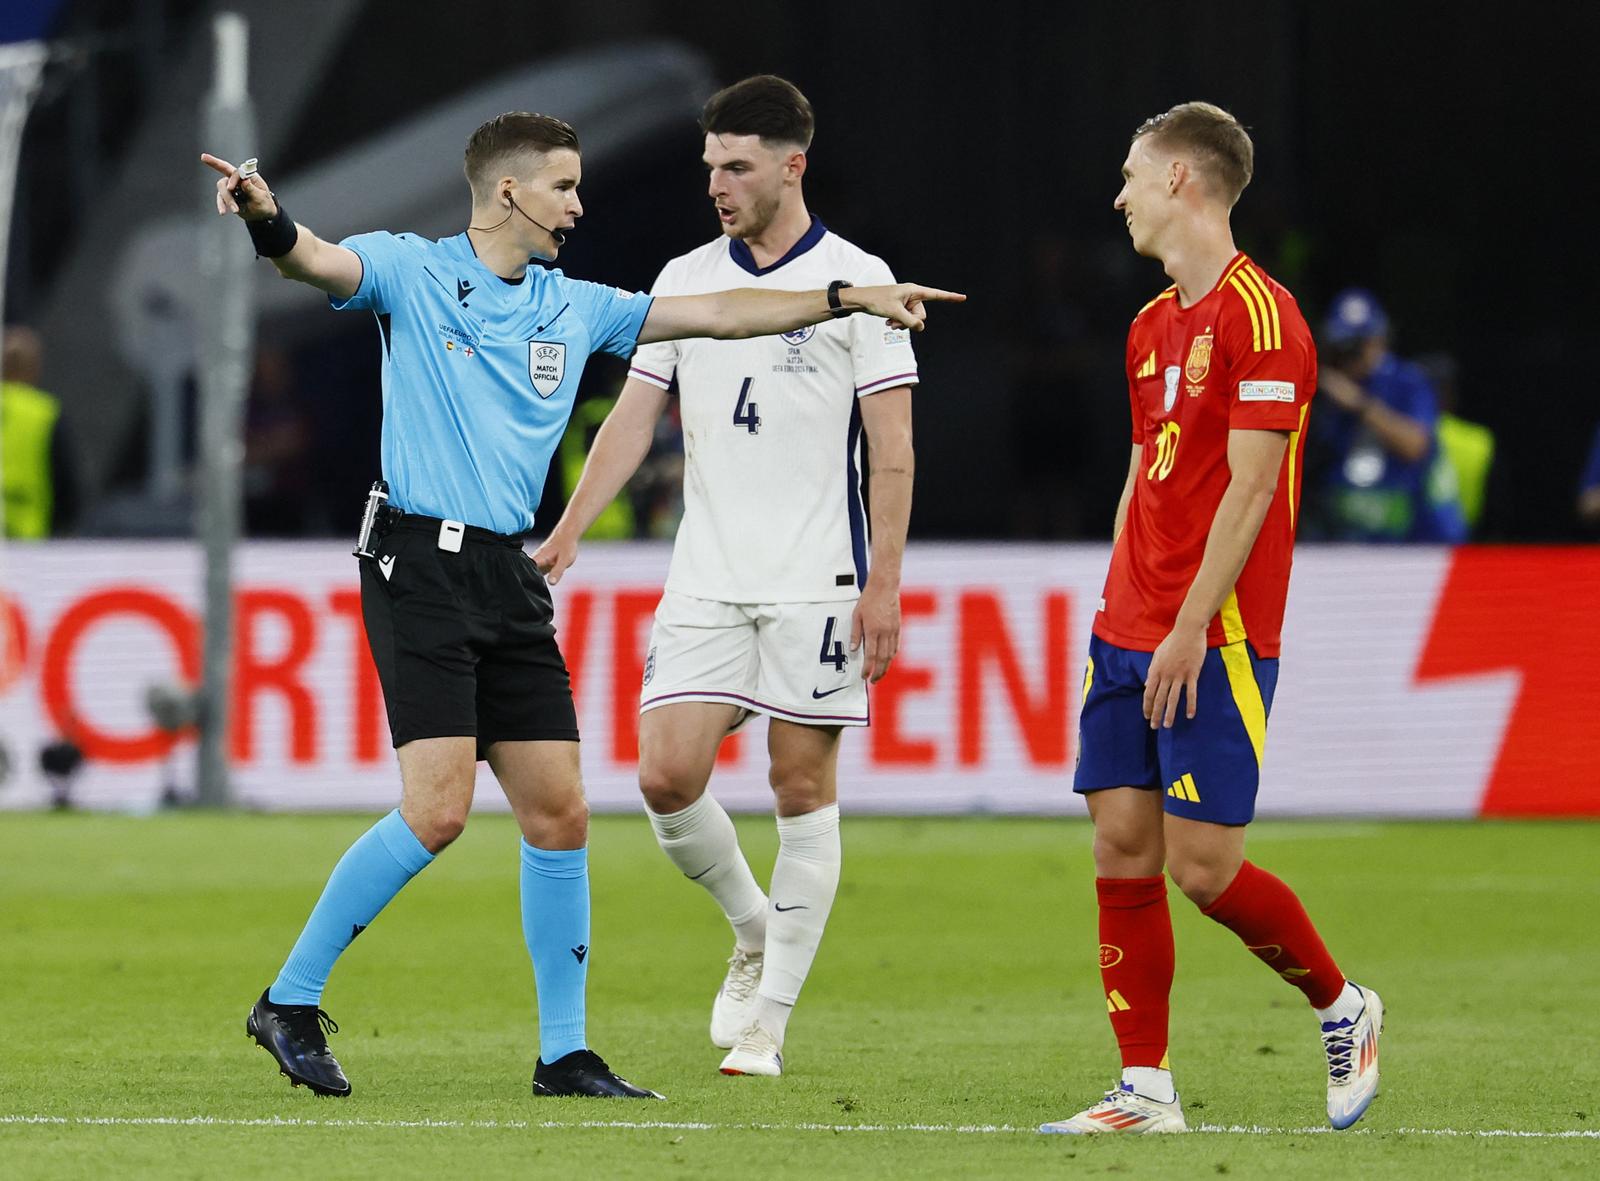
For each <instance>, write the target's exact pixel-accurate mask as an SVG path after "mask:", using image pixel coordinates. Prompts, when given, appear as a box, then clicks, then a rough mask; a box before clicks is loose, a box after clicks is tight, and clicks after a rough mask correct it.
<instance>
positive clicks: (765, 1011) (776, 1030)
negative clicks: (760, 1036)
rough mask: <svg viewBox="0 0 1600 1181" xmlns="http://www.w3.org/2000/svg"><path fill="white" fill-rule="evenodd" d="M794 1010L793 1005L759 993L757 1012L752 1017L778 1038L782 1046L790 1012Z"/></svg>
mask: <svg viewBox="0 0 1600 1181" xmlns="http://www.w3.org/2000/svg"><path fill="white" fill-rule="evenodd" d="M793 1012H794V1006H793V1005H786V1004H784V1003H783V1002H782V1001H775V1000H773V999H772V998H771V997H764V996H760V995H757V997H756V1008H755V1012H754V1013H753V1014H751V1017H752V1019H753V1020H754V1021H755V1023H756V1024H757V1025H759V1026H761V1028H762V1029H764V1030H766V1031H767V1032H768V1033H770V1034H771V1035H772V1036H773V1037H775V1038H776V1039H777V1040H778V1045H779V1046H782V1045H783V1035H784V1033H785V1032H786V1031H787V1030H788V1028H789V1014H790V1013H793Z"/></svg>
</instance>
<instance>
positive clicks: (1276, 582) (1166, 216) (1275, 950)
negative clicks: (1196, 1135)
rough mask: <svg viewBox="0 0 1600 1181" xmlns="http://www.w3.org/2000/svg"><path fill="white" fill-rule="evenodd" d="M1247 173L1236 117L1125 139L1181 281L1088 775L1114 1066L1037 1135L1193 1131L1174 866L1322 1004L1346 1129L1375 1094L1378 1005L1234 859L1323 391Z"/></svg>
mask: <svg viewBox="0 0 1600 1181" xmlns="http://www.w3.org/2000/svg"><path fill="white" fill-rule="evenodd" d="M1253 164H1254V148H1253V146H1252V144H1251V142H1250V137H1249V135H1248V134H1247V133H1246V131H1245V130H1244V128H1243V127H1241V126H1240V125H1239V123H1238V122H1237V121H1236V120H1235V119H1234V118H1233V116H1232V115H1230V114H1228V113H1227V112H1226V111H1223V110H1221V109H1220V108H1218V107H1214V106H1212V105H1210V104H1209V103H1185V104H1183V105H1181V106H1177V107H1174V108H1173V109H1172V110H1170V111H1168V112H1166V113H1165V114H1164V115H1158V116H1156V117H1155V118H1153V119H1150V120H1149V121H1147V122H1146V123H1144V124H1143V125H1142V126H1141V127H1140V128H1139V129H1138V130H1137V131H1136V132H1135V133H1134V136H1133V142H1132V145H1131V146H1130V148H1129V150H1128V158H1127V161H1126V163H1124V165H1123V167H1122V176H1123V186H1122V191H1121V193H1119V194H1118V196H1117V200H1116V208H1117V209H1118V210H1119V211H1121V213H1122V214H1123V216H1124V218H1125V219H1126V222H1127V226H1128V232H1129V234H1130V235H1131V236H1132V238H1133V247H1134V249H1135V250H1136V251H1138V253H1140V254H1142V255H1145V256H1147V257H1151V258H1156V259H1159V260H1160V261H1161V263H1162V265H1163V266H1164V267H1165V269H1166V272H1167V274H1168V276H1170V277H1171V278H1172V279H1173V281H1174V282H1173V285H1172V286H1171V287H1169V288H1168V289H1167V290H1166V291H1163V292H1162V293H1161V294H1160V295H1158V296H1156V298H1155V299H1153V300H1151V301H1150V302H1149V303H1148V304H1146V305H1145V306H1144V308H1143V309H1141V310H1140V312H1139V314H1138V315H1137V316H1135V317H1134V321H1133V327H1132V328H1131V329H1130V330H1129V333H1128V354H1127V374H1128V394H1129V399H1130V403H1131V408H1132V414H1133V453H1132V456H1131V459H1130V462H1129V466H1128V477H1127V482H1126V484H1125V485H1124V487H1123V490H1122V500H1121V502H1120V503H1119V504H1118V506H1117V518H1116V529H1115V538H1116V540H1115V545H1114V547H1113V550H1112V556H1111V570H1110V573H1109V575H1108V576H1107V578H1106V588H1105V596H1104V599H1103V600H1102V601H1101V603H1100V609H1099V611H1098V612H1097V613H1096V615H1095V620H1094V634H1093V636H1092V637H1091V639H1090V644H1089V667H1088V670H1087V673H1086V675H1085V678H1084V701H1083V711H1082V722H1081V733H1080V743H1079V762H1078V770H1077V776H1076V782H1075V784H1074V789H1075V790H1076V791H1078V792H1081V793H1083V794H1084V796H1085V797H1086V799H1087V801H1088V804H1089V814H1090V816H1091V817H1093V819H1094V828H1095V840H1094V858H1095V874H1096V881H1095V887H1096V891H1097V893H1098V896H1099V904H1100V974H1101V978H1102V981H1103V983H1104V985H1105V992H1106V1008H1107V1010H1108V1012H1109V1013H1110V1015H1111V1025H1112V1029H1113V1031H1114V1032H1115V1033H1116V1037H1117V1044H1118V1046H1119V1048H1120V1049H1121V1051H1122V1065H1123V1072H1122V1078H1121V1080H1120V1081H1119V1082H1118V1084H1117V1085H1116V1086H1115V1087H1113V1088H1112V1089H1111V1090H1110V1091H1109V1092H1107V1094H1106V1096H1105V1098H1104V1099H1103V1100H1101V1101H1100V1102H1099V1103H1096V1104H1094V1105H1093V1106H1091V1107H1089V1108H1088V1109H1086V1110H1084V1111H1081V1112H1079V1113H1078V1114H1077V1115H1075V1116H1072V1117H1071V1118H1069V1119H1064V1120H1061V1121H1059V1122H1057V1123H1051V1124H1046V1125H1044V1127H1043V1129H1042V1130H1043V1131H1047V1132H1177V1131H1184V1130H1185V1129H1186V1125H1185V1123H1184V1118H1183V1107H1182V1105H1181V1103H1180V1101H1179V1099H1178V1095H1177V1092H1176V1090H1175V1089H1174V1087H1173V1081H1172V1071H1171V1065H1170V1062H1169V1060H1168V1056H1167V1014H1168V996H1169V993H1170V992H1171V989H1172V975H1173V958H1174V957H1173V944H1172V920H1171V916H1170V914H1169V912H1168V910H1167V890H1166V878H1165V877H1163V876H1162V871H1163V869H1165V871H1166V873H1167V874H1169V875H1170V876H1171V878H1172V880H1173V882H1174V884H1175V885H1177V887H1178V889H1180V890H1181V891H1182V892H1183V893H1184V894H1185V895H1186V896H1187V897H1188V898H1189V900H1190V901H1191V902H1193V903H1194V904H1195V905H1196V906H1198V907H1199V908H1200V909H1201V912H1202V913H1204V914H1205V915H1206V916H1207V917H1209V918H1211V919H1214V920H1216V921H1217V922H1218V923H1220V924H1222V925H1223V926H1224V927H1227V928H1228V929H1229V930H1230V931H1232V932H1233V933H1234V934H1235V935H1237V936H1238V937H1239V938H1240V939H1241V940H1242V941H1243V942H1244V944H1245V946H1246V948H1247V949H1248V950H1250V951H1251V952H1252V953H1254V954H1255V955H1256V956H1257V957H1258V958H1260V959H1261V960H1262V961H1264V962H1265V963H1266V964H1267V966H1268V967H1270V968H1271V969H1272V970H1273V971H1275V972H1277V973H1278V974H1279V975H1280V976H1282V977H1283V979H1284V980H1285V981H1287V982H1288V983H1289V984H1291V985H1293V986H1294V987H1295V988H1298V989H1299V990H1300V991H1301V992H1302V993H1304V994H1305V996H1306V999H1307V1000H1308V1001H1309V1002H1310V1004H1311V1006H1312V1007H1313V1008H1314V1009H1315V1010H1316V1013H1317V1017H1318V1019H1319V1020H1320V1021H1321V1023H1322V1041H1323V1046H1324V1049H1325V1051H1326V1054H1327V1060H1328V1118H1329V1120H1330V1121H1331V1122H1332V1123H1333V1126H1334V1127H1336V1128H1345V1127H1349V1126H1350V1125H1351V1124H1353V1123H1354V1122H1355V1121H1356V1120H1357V1119H1359V1118H1360V1117H1361V1115H1362V1114H1363V1113H1364V1112H1365V1111H1366V1109H1367V1106H1368V1104H1370V1103H1371V1102H1372V1098H1373V1096H1374V1095H1375V1094H1376V1093H1377V1086H1378V1034H1379V1032H1380V1031H1381V1029H1382V1026H1383V1004H1382V1002H1381V1001H1380V1000H1379V998H1378V995H1377V993H1375V992H1373V991H1372V990H1371V989H1362V988H1360V987H1358V986H1357V985H1355V984H1353V983H1351V982H1350V981H1349V980H1347V979H1346V978H1345V976H1344V974H1343V973H1342V972H1341V971H1340V970H1339V967H1338V965H1337V964H1335V963H1334V960H1333V957H1332V956H1330V955H1329V954H1328V950H1327V948H1326V947H1324V946H1323V943H1322V939H1321V937H1320V936H1319V935H1318V934H1317V931H1316V928H1315V927H1314V926H1312V924H1311V920H1310V919H1309V918H1308V917H1307V916H1306V912H1305V909H1304V908H1303V907H1302V906H1301V905H1300V901H1299V899H1298V898H1296V897H1295V894H1294V891H1292V890H1291V889H1290V888H1289V887H1288V886H1287V885H1285V884H1284V883H1283V882H1282V881H1280V880H1279V879H1278V878H1276V877H1274V876H1273V875H1272V874H1270V873H1268V872H1267V871H1266V870H1264V869H1261V868H1259V867H1257V866H1255V865H1253V864H1251V863H1250V862H1249V861H1247V860H1245V857H1244V834H1245V826H1246V825H1247V824H1249V822H1250V821H1251V819H1252V818H1253V817H1254V815H1255V797H1256V789H1257V787H1258V785H1259V782H1260V771H1261V758H1262V753H1263V750H1264V748H1265V744H1266V734H1267V715H1268V714H1269V712H1270V711H1271V709H1272V696H1273V690H1274V689H1275V688H1276V686H1277V679H1278V643H1279V633H1280V630H1281V628H1282V624H1283V608H1284V599H1285V597H1286V595H1287V592H1288V589H1289V566H1290V562H1291V558H1292V551H1293V545H1294V531H1295V523H1296V522H1295V517H1296V513H1297V510H1298V506H1299V501H1300V483H1301V479H1302V473H1303V465H1304V448H1305V431H1306V423H1307V415H1308V410H1309V407H1310V403H1311V396H1312V393H1313V391H1314V390H1315V389H1316V385H1317V358H1316V349H1315V347H1314V345H1313V343H1312V338H1311V332H1310V330H1309V329H1308V328H1307V327H1306V322H1305V318H1304V317H1303V316H1301V314H1300V309H1299V307H1298V306H1297V305H1296V303H1295V300H1294V297H1293V296H1292V295H1290V294H1289V292H1288V291H1287V290H1285V289H1284V288H1283V287H1282V286H1280V285H1279V284H1278V283H1276V282H1274V281H1273V279H1272V278H1271V277H1270V276H1268V275H1267V273H1266V272H1265V271H1263V270H1262V269H1261V267H1259V266H1258V265H1256V264H1255V263H1254V262H1252V261H1251V260H1250V259H1249V258H1247V257H1246V256H1245V255H1243V254H1241V253H1239V251H1238V250H1237V249H1235V247H1234V244H1233V232H1232V230H1231V228H1230V226H1229V215H1230V211H1231V210H1232V207H1233V204H1234V202H1235V201H1237V200H1238V198H1239V194H1240V193H1241V192H1243V190H1244V187H1245V185H1247V184H1248V183H1249V181H1250V174H1251V171H1252V168H1253Z"/></svg>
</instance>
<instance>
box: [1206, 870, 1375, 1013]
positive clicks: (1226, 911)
mask: <svg viewBox="0 0 1600 1181" xmlns="http://www.w3.org/2000/svg"><path fill="white" fill-rule="evenodd" d="M1202 913H1203V914H1205V916H1206V917H1207V918H1212V919H1215V920H1216V921H1217V922H1219V923H1221V924H1222V925H1223V926H1224V927H1226V928H1228V930H1230V931H1232V932H1233V933H1234V934H1235V935H1237V936H1238V937H1239V938H1240V939H1243V940H1244V945H1245V947H1246V948H1248V949H1249V950H1250V951H1251V952H1253V953H1255V955H1256V957H1257V958H1258V959H1260V960H1261V962H1262V963H1264V964H1266V965H1267V967H1269V968H1271V969H1272V970H1273V971H1274V972H1276V973H1277V974H1278V975H1280V976H1282V977H1283V978H1284V979H1285V980H1287V981H1288V982H1289V983H1290V984H1292V985H1294V986H1295V987H1296V988H1298V989H1299V990H1300V991H1301V992H1303V993H1305V994H1306V999H1307V1000H1309V1001H1310V1002H1311V1004H1312V1007H1313V1008H1317V1009H1326V1008H1327V1007H1328V1006H1329V1005H1331V1004H1333V1002H1334V1001H1335V1000H1337V999H1338V997H1339V993H1340V991H1341V990H1343V988H1344V973H1343V972H1341V971H1339V965H1338V964H1336V963H1334V962H1333V957H1332V956H1331V955H1329V954H1328V949H1327V948H1326V947H1325V946H1323V943H1322V936H1320V935H1318V934H1317V929H1316V928H1315V927H1313V926H1312V925H1311V919H1310V917H1309V916H1308V915H1307V914H1306V908H1305V907H1303V906H1301V905H1300V899H1299V898H1297V897H1295V893H1294V891H1293V890H1291V889H1289V887H1288V886H1286V885H1284V883H1283V882H1282V881H1280V880H1279V879H1278V878H1275V877H1273V876H1272V875H1271V874H1270V873H1268V872H1267V871H1266V870H1264V869H1261V868H1260V867H1258V866H1255V865H1251V864H1250V862H1248V861H1246V862H1245V863H1244V864H1243V865H1241V866H1240V867H1239V873H1238V876H1236V877H1235V878H1234V879H1233V881H1232V882H1230V883H1229V884H1228V888H1227V889H1226V890H1224V891H1223V892H1222V893H1221V895H1220V896H1218V898H1217V900H1216V901H1215V902H1213V903H1212V904H1211V905H1210V906H1208V907H1206V908H1205V910H1204V911H1203V912H1202Z"/></svg>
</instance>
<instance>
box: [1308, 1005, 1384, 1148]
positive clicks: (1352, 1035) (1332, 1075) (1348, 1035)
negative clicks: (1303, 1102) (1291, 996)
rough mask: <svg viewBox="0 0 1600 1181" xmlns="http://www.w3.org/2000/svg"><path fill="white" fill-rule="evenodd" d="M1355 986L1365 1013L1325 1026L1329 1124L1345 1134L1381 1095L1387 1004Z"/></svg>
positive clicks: (1323, 1043)
mask: <svg viewBox="0 0 1600 1181" xmlns="http://www.w3.org/2000/svg"><path fill="white" fill-rule="evenodd" d="M1351 987H1355V988H1357V989H1358V990H1359V991H1360V993H1361V995H1362V999H1363V1001H1364V1002H1365V1003H1364V1004H1363V1005H1362V1006H1361V1012H1360V1013H1359V1014H1358V1015H1357V1016H1355V1017H1354V1018H1350V1017H1347V1018H1345V1019H1344V1020H1342V1021H1324V1022H1323V1023H1322V1048H1323V1049H1324V1050H1325V1051H1326V1052H1327V1055H1328V1122H1329V1123H1330V1124H1332V1125H1333V1126H1334V1127H1335V1128H1337V1129H1339V1130H1341V1131H1342V1130H1344V1129H1345V1128H1348V1127H1349V1126H1350V1125H1351V1124H1353V1123H1355V1122H1356V1121H1357V1120H1358V1119H1360V1118H1361V1117H1362V1116H1363V1115H1365V1114H1366V1113H1367V1108H1369V1107H1371V1106H1372V1100H1373V1099H1374V1098H1375V1097H1376V1096H1377V1094H1378V1036H1379V1035H1380V1034H1381V1033H1383V1002H1382V1001H1381V1000H1379V999H1378V994H1377V993H1375V992H1373V991H1372V990H1371V989H1370V988H1360V987H1359V986H1358V985H1352V986H1351Z"/></svg>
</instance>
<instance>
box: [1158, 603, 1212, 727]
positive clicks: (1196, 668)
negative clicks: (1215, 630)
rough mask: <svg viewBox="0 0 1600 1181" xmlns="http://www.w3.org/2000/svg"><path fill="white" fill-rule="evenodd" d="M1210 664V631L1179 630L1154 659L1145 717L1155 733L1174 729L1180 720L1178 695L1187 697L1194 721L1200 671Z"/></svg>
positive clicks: (1168, 635)
mask: <svg viewBox="0 0 1600 1181" xmlns="http://www.w3.org/2000/svg"><path fill="white" fill-rule="evenodd" d="M1205 661H1206V629H1205V628H1204V627H1199V628H1190V627H1183V626H1181V625H1180V626H1179V627H1175V628H1173V629H1172V631H1170V632H1168V633H1167V638H1166V639H1164V640H1162V641H1161V644H1160V646H1159V647H1157V648H1156V652H1155V655H1154V656H1152V657H1151V658H1150V675H1149V676H1147V677H1146V678H1145V682H1144V716H1145V717H1147V718H1149V719H1150V728H1151V729H1152V730H1154V729H1157V728H1158V727H1166V728H1167V729H1169V730H1170V729H1172V723H1173V722H1175V721H1177V720H1178V694H1179V693H1180V691H1181V692H1182V694H1183V697H1184V703H1185V706H1186V708H1185V710H1184V713H1185V716H1187V717H1189V718H1190V719H1193V717H1194V715H1195V708H1196V693H1197V692H1198V690H1199V687H1200V668H1201V666H1202V665H1204V664H1205Z"/></svg>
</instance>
